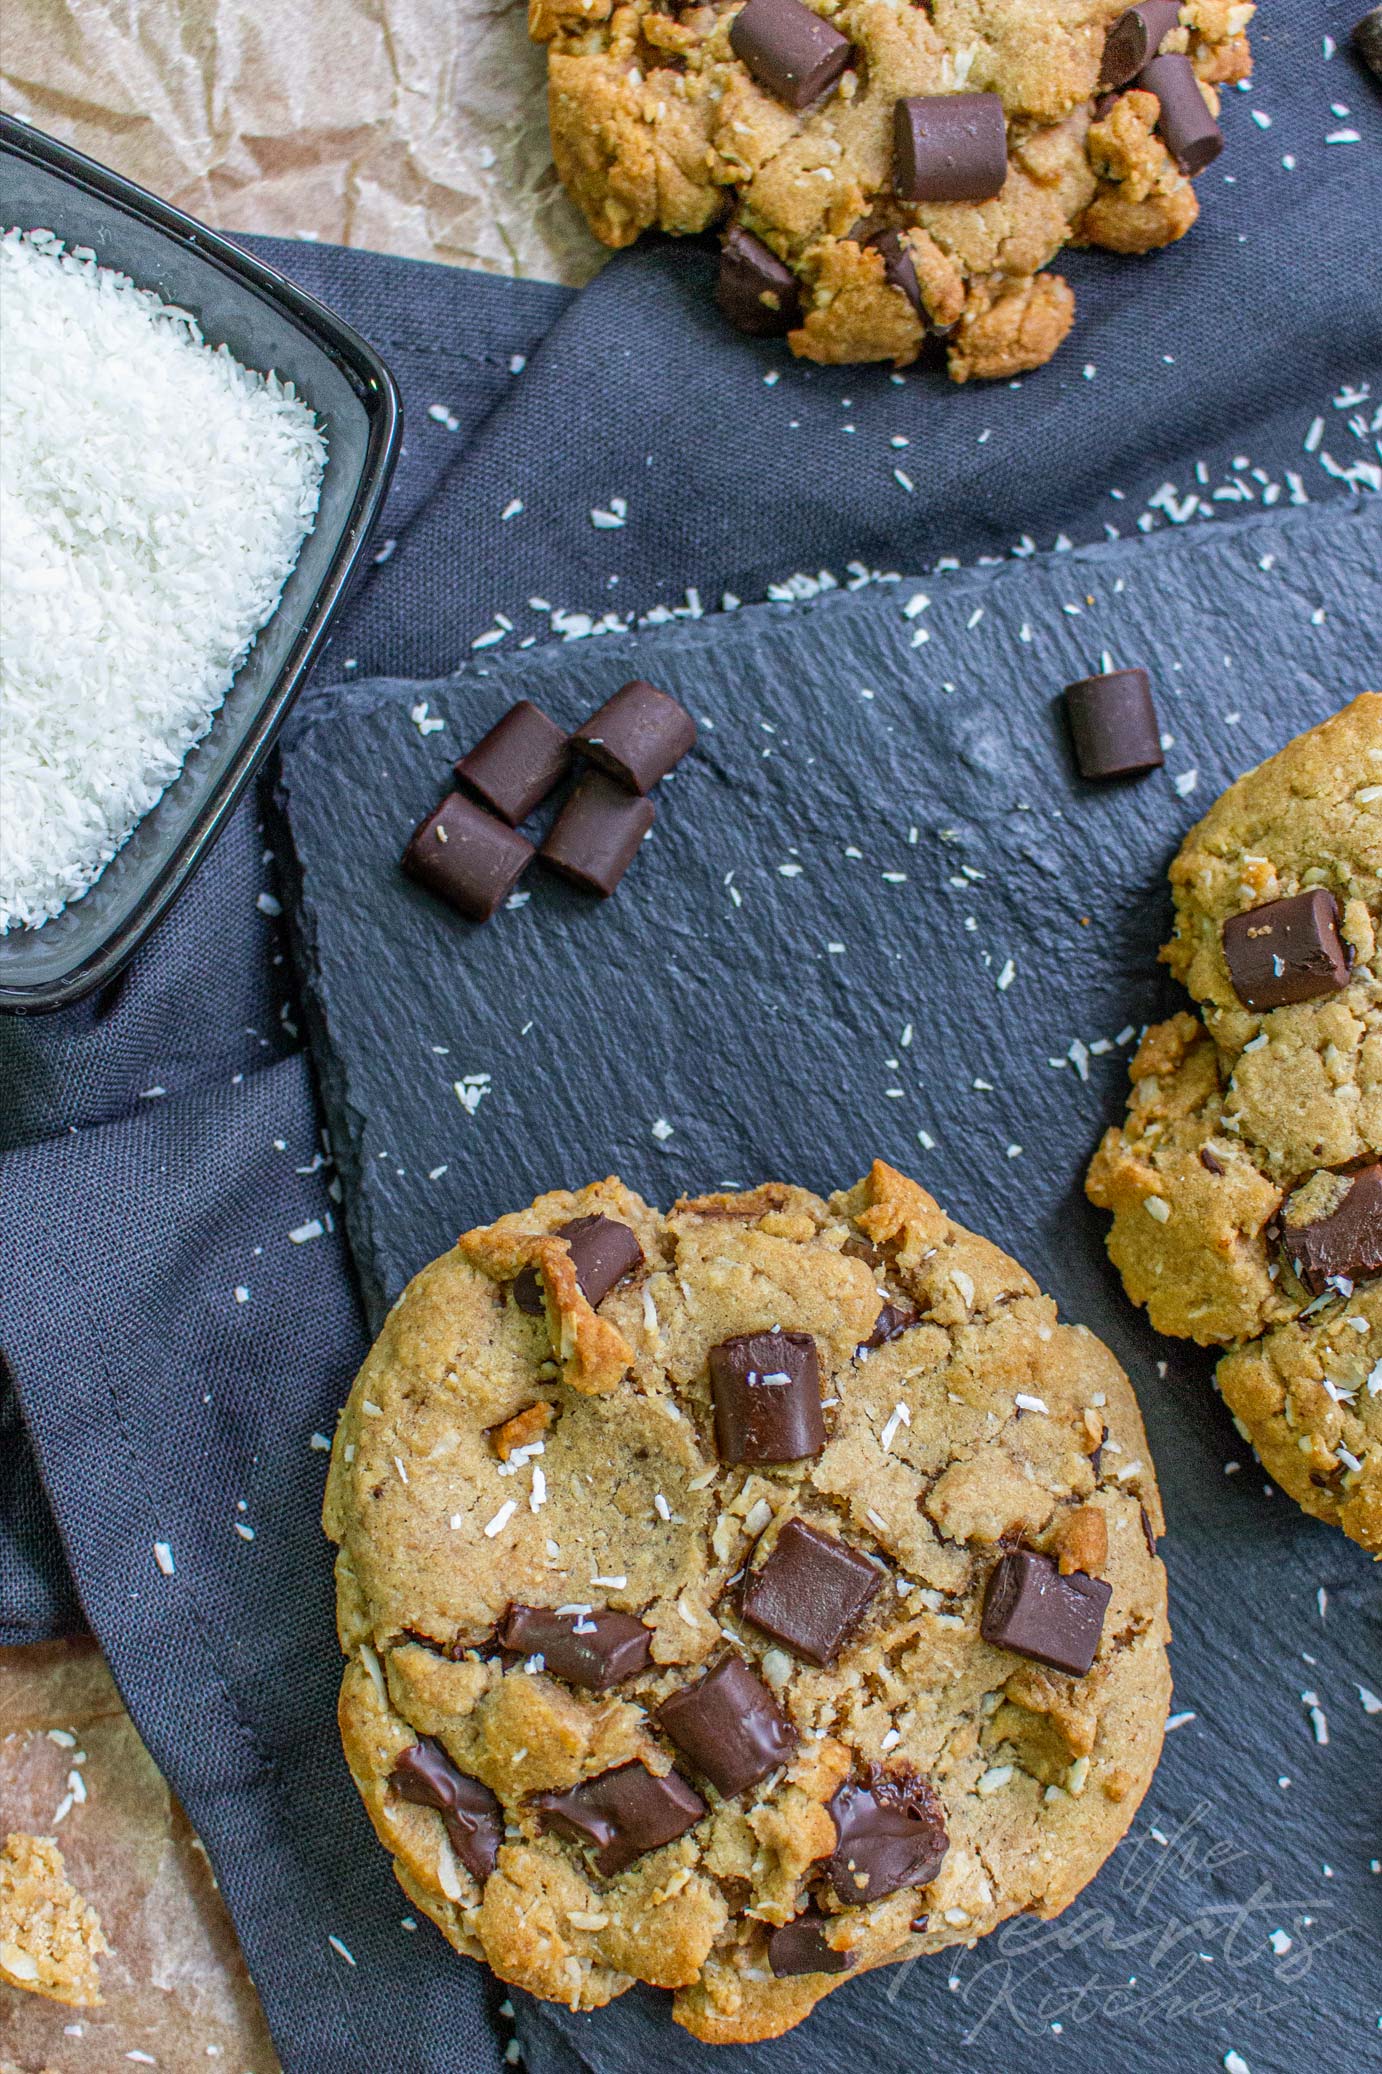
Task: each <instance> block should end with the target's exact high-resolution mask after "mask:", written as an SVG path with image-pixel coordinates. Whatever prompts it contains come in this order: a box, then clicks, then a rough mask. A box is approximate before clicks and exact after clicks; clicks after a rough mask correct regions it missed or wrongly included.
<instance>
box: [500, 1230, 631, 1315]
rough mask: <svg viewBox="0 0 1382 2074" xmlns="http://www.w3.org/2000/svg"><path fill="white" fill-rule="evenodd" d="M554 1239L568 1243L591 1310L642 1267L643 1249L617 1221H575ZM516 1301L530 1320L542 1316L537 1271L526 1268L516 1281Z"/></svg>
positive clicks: (514, 1295)
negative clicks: (637, 1268) (617, 1285)
mask: <svg viewBox="0 0 1382 2074" xmlns="http://www.w3.org/2000/svg"><path fill="white" fill-rule="evenodd" d="M553 1236H554V1237H556V1238H559V1239H565V1241H566V1243H567V1247H568V1248H569V1250H570V1254H571V1265H572V1267H574V1268H575V1270H576V1280H577V1282H578V1283H579V1284H580V1291H581V1295H582V1296H583V1297H584V1298H585V1300H586V1302H587V1303H588V1304H589V1305H590V1306H591V1308H592V1310H598V1308H599V1306H600V1305H601V1304H602V1303H603V1302H604V1300H605V1298H606V1297H607V1296H608V1295H609V1292H610V1290H611V1289H613V1287H614V1285H615V1283H616V1282H622V1281H623V1279H624V1277H625V1275H631V1274H632V1273H633V1271H634V1269H635V1268H636V1267H642V1265H643V1248H642V1247H641V1246H640V1245H639V1243H638V1240H637V1239H636V1237H635V1236H634V1234H633V1232H632V1231H631V1230H630V1229H629V1227H628V1225H627V1224H621V1223H620V1222H619V1220H618V1218H617V1217H604V1216H600V1215H596V1216H594V1217H573V1218H572V1220H571V1222H570V1223H569V1224H559V1225H558V1226H557V1229H556V1231H555V1233H554V1234H553ZM513 1300H514V1302H515V1303H516V1304H517V1305H518V1308H519V1310H520V1311H527V1312H528V1314H529V1316H530V1317H534V1318H537V1317H540V1316H541V1315H542V1307H543V1306H542V1289H541V1287H540V1285H539V1282H538V1278H537V1269H536V1268H535V1267H525V1268H524V1269H523V1272H522V1273H521V1274H520V1275H517V1276H516V1277H515V1279H514V1285H513Z"/></svg>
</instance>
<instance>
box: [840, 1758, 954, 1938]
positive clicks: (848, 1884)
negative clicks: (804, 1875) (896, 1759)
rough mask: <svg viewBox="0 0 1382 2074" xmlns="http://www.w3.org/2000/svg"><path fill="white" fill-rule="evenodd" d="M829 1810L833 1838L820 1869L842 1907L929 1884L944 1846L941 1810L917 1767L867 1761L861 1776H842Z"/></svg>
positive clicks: (947, 1842)
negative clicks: (895, 1769)
mask: <svg viewBox="0 0 1382 2074" xmlns="http://www.w3.org/2000/svg"><path fill="white" fill-rule="evenodd" d="M829 1812H830V1814H831V1816H832V1818H833V1820H834V1823H835V1831H836V1836H837V1838H838V1841H837V1843H836V1845H835V1849H834V1850H833V1851H832V1852H831V1854H830V1856H829V1857H828V1858H827V1859H826V1861H825V1872H826V1876H827V1878H828V1879H829V1881H830V1883H831V1885H832V1886H833V1887H834V1889H835V1892H836V1893H837V1894H838V1895H839V1897H840V1900H841V1901H842V1902H844V1904H845V1906H846V1907H847V1908H857V1907H859V1906H860V1904H861V1903H863V1902H865V1901H878V1900H880V1899H881V1897H882V1896H883V1895H884V1894H895V1893H896V1892H897V1890H898V1888H899V1887H925V1886H927V1885H929V1883H930V1882H931V1881H932V1880H933V1879H934V1878H935V1877H936V1874H937V1873H938V1872H939V1871H940V1869H941V1863H942V1861H943V1859H944V1857H945V1854H946V1852H947V1851H948V1850H949V1848H950V1838H949V1836H948V1835H947V1834H946V1828H945V1809H944V1808H943V1807H942V1805H941V1802H940V1797H939V1795H938V1794H937V1793H936V1791H935V1788H934V1787H933V1786H932V1784H931V1781H930V1780H929V1779H924V1778H923V1777H922V1776H921V1774H920V1773H919V1772H913V1771H899V1772H895V1773H893V1772H887V1771H885V1770H884V1769H883V1767H882V1766H881V1765H877V1764H871V1765H869V1766H868V1767H867V1768H866V1769H865V1772H864V1777H863V1779H862V1780H855V1779H846V1781H845V1783H844V1785H843V1786H841V1787H840V1788H839V1790H838V1792H837V1793H836V1795H835V1798H834V1799H833V1800H832V1801H831V1802H830V1808H829Z"/></svg>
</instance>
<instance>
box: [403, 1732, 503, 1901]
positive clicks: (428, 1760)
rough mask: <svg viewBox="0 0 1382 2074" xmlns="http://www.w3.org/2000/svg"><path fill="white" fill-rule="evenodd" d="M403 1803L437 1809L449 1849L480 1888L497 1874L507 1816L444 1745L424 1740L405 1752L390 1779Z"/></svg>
mask: <svg viewBox="0 0 1382 2074" xmlns="http://www.w3.org/2000/svg"><path fill="white" fill-rule="evenodd" d="M389 1784H390V1785H391V1786H392V1787H393V1788H394V1791H395V1792H396V1793H398V1794H400V1795H401V1796H402V1798H403V1799H404V1800H411V1801H414V1802H416V1803H417V1805H418V1806H419V1807H424V1808H436V1809H437V1811H438V1812H439V1814H440V1815H441V1818H442V1822H443V1825H444V1826H445V1829H446V1833H447V1835H448V1836H449V1837H450V1839H451V1848H452V1850H453V1851H454V1852H455V1853H456V1856H457V1857H458V1858H459V1859H460V1861H461V1863H462V1865H464V1867H465V1869H466V1871H467V1872H468V1873H469V1874H470V1875H471V1877H472V1879H477V1880H479V1882H480V1884H481V1886H483V1885H484V1883H485V1881H486V1880H487V1879H488V1878H489V1876H490V1874H491V1873H492V1872H493V1870H494V1866H495V1860H496V1859H497V1858H498V1856H499V1846H500V1844H501V1843H503V1841H504V1811H503V1809H502V1808H501V1807H500V1805H499V1802H498V1800H497V1799H496V1798H495V1796H494V1795H493V1794H492V1793H491V1792H490V1790H489V1787H488V1786H486V1785H484V1784H483V1783H482V1782H481V1781H480V1780H479V1779H472V1778H471V1777H470V1775H469V1774H468V1773H467V1772H462V1771H457V1769H456V1767H455V1765H454V1764H453V1763H452V1762H451V1759H450V1758H449V1757H448V1756H447V1754H446V1752H445V1750H443V1748H442V1746H441V1744H440V1743H438V1742H436V1741H434V1739H433V1738H432V1737H431V1736H424V1737H423V1738H422V1740H421V1742H417V1743H414V1744H413V1745H412V1748H411V1749H408V1750H404V1751H403V1752H402V1754H401V1755H400V1757H399V1758H398V1761H397V1762H396V1763H395V1765H394V1768H393V1770H392V1772H391V1773H390V1774H389Z"/></svg>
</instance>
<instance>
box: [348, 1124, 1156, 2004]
mask: <svg viewBox="0 0 1382 2074" xmlns="http://www.w3.org/2000/svg"><path fill="white" fill-rule="evenodd" d="M535 1299H537V1300H536V1301H535ZM325 1524H326V1529H327V1532H328V1533H329V1534H330V1536H331V1537H332V1539H333V1540H334V1541H336V1542H337V1543H339V1547H340V1553H339V1557H338V1561H337V1587H338V1619H339V1628H340V1636H341V1642H342V1646H343V1648H344V1650H345V1652H346V1655H347V1657H348V1658H349V1662H348V1664H347V1667H346V1671H345V1676H344V1680H343V1684H342V1688H341V1704H340V1719H341V1729H342V1735H343V1738H344V1743H345V1750H346V1756H347V1759H348V1761H349V1764H350V1768H351V1771H352V1772H353V1774H354V1777H355V1780H356V1783H357V1785H358V1787H359V1789H360V1793H361V1795H362V1797H363V1799H364V1801H365V1805H366V1807H367V1808H368V1810H369V1814H370V1817H371V1819H372V1821H373V1823H374V1825H375V1828H376V1829H377V1831H378V1833H379V1836H380V1838H381V1840H382V1841H383V1843H384V1845H385V1846H386V1848H387V1849H388V1850H389V1851H390V1852H391V1853H392V1855H393V1858H394V1864H395V1869H396V1871H397V1875H398V1878H399V1880H400V1882H401V1884H402V1886H403V1887H404V1889H405V1891H406V1892H407V1894H408V1895H409V1897H410V1899H411V1900H412V1901H413V1902H414V1903H415V1904H416V1905H417V1906H418V1907H419V1908H421V1909H423V1910H425V1911H426V1913H427V1914H428V1915H429V1916H431V1917H432V1919H433V1920H434V1921H435V1922H436V1923H437V1924H438V1925H439V1927H440V1928H441V1930H442V1931H443V1932H444V1934H445V1935H446V1937H447V1938H448V1939H449V1940H450V1941H451V1943H452V1944H453V1945H454V1946H455V1947H456V1949H457V1950H458V1951H460V1952H464V1953H468V1954H469V1955H470V1956H471V1957H473V1958H477V1959H483V1960H485V1961H486V1962H487V1963H488V1964H489V1965H490V1966H491V1967H492V1968H493V1970H494V1971H495V1973H497V1974H498V1975H500V1977H501V1978H502V1979H504V1980H506V1981H509V1982H512V1983H514V1984H515V1985H518V1986H521V1987H524V1988H526V1989H528V1990H530V1991H531V1992H532V1993H533V1994H536V1995H540V1996H545V1997H547V1998H549V1999H551V2000H555V2001H560V2002H564V2003H566V2004H568V2005H569V2006H571V2007H572V2008H576V2009H593V2008H596V2007H598V2006H599V2005H600V2004H602V2003H605V2002H608V2001H609V2000H610V1999H611V1998H612V1997H614V1996H616V1995H619V1994H622V1993H623V1992H624V1990H625V1989H627V1988H629V1987H630V1986H632V1985H633V1984H634V1983H635V1982H636V1981H649V1982H652V1983H654V1984H655V1985H658V1986H661V1987H665V1988H669V1989H671V1990H672V1991H673V1994H674V1998H675V1999H674V2003H673V2011H674V2014H675V2015H676V2017H677V2019H678V2021H679V2022H681V2023H682V2024H684V2025H685V2026H686V2027H687V2029H688V2030H690V2031H692V2032H694V2033H695V2034H696V2036H697V2037H700V2038H703V2039H707V2040H710V2041H720V2040H723V2041H730V2042H733V2041H746V2040H751V2039H758V2038H771V2037H775V2036H777V2035H778V2034H779V2033H781V2032H783V2031H786V2030H789V2029H790V2028H791V2027H792V2025H794V2024H796V2023H798V2022H800V2021H801V2019H802V2018H803V2017H804V2016H806V2015H807V2013H808V2012H809V2011H810V2009H811V2007H812V2005H813V2004H814V2003H815V2002H817V2001H819V1999H820V1997H821V1996H822V1995H824V1994H827V1993H828V1992H829V1991H830V1990H831V1988H833V1987H835V1986H838V1985H839V1983H840V1981H841V1980H844V1979H847V1978H849V1977H850V1976H851V1975H852V1974H856V1973H860V1972H863V1971H865V1970H866V1969H867V1968H869V1967H873V1966H880V1965H883V1964H886V1963H888V1962H890V1961H893V1960H897V1959H903V1958H909V1957H912V1956H915V1955H921V1954H925V1953H928V1952H937V1951H940V1950H941V1949H943V1948H944V1947H945V1946H947V1945H954V1944H971V1943H972V1942H973V1941H974V1939H975V1938H977V1937H980V1936H982V1935H983V1934H984V1933H985V1932H986V1931H989V1930H991V1929H993V1928H994V1927H995V1926H996V1925H997V1924H999V1923H1001V1922H1002V1921H1003V1920H1004V1919H1005V1918H1006V1917H1008V1916H1011V1915H1013V1914H1014V1913H1016V1912H1018V1911H1022V1910H1025V1911H1030V1912H1031V1913H1033V1914H1036V1915H1040V1916H1049V1915H1054V1914H1056V1913H1057V1912H1058V1911H1059V1910H1060V1909H1062V1908H1064V1907H1065V1906H1066V1905H1067V1903H1069V1902H1070V1901H1071V1900H1072V1899H1073V1898H1074V1896H1075V1895H1076V1894H1078V1893H1079V1891H1080V1889H1081V1888H1082V1887H1083V1886H1084V1885H1085V1883H1086V1882H1087V1881H1088V1880H1090V1879H1091V1878H1092V1877H1093V1875H1094V1874H1095V1873H1096V1872H1097V1870H1098V1868H1099V1866H1100V1865H1101V1864H1102V1862H1103V1860H1104V1859H1105V1858H1106V1857H1107V1855H1108V1853H1109V1852H1110V1851H1111V1850H1112V1848H1113V1846H1114V1844H1115V1843H1116V1842H1117V1841H1118V1839H1119V1837H1120V1836H1121V1835H1122V1834H1123V1832H1124V1831H1125V1829H1126V1828H1127V1826H1128V1824H1129V1822H1130V1821H1131V1820H1132V1817H1133V1815H1134V1813H1135V1811H1136V1809H1137V1806H1138V1803H1139V1802H1140V1800H1141V1798H1142V1795H1143V1793H1144V1791H1145V1790H1146V1787H1147V1783H1148V1781H1149V1779H1150V1777H1151V1774H1152V1771H1153V1768H1154V1767H1155V1764H1156V1760H1157V1755H1158V1752H1159V1750H1160V1747H1161V1737H1162V1727H1163V1723H1164V1721H1165V1718H1166V1710H1167V1703H1168V1698H1169V1693H1170V1681H1169V1676H1168V1671H1167V1662H1166V1640H1167V1628H1166V1615H1165V1591H1166V1586H1165V1576H1164V1572H1163V1570H1162V1566H1161V1563H1160V1562H1159V1561H1158V1560H1157V1557H1156V1555H1155V1536H1156V1534H1157V1533H1159V1532H1160V1531H1161V1507H1160V1501H1159V1499H1158V1496H1157V1489H1156V1481H1155V1477H1154V1474H1153V1470H1152V1465H1151V1459H1150V1456H1149V1454H1148V1451H1147V1444H1146V1438H1145V1435H1144V1434H1143V1430H1142V1422H1141V1419H1140V1417H1139V1415H1138V1411H1137V1406H1136V1403H1135V1401H1134V1398H1133V1394H1132V1391H1131V1388H1130V1387H1129V1384H1128V1382H1127V1379H1126V1377H1125V1376H1124V1374H1123V1372H1122V1370H1121V1369H1120V1368H1119V1366H1118V1363H1117V1362H1116V1361H1115V1360H1114V1358H1113V1356H1112V1355H1111V1354H1110V1353H1109V1351H1108V1349H1107V1348H1106V1347H1104V1346H1103V1345H1101V1344H1100V1342H1099V1341H1098V1340H1096V1339H1094V1338H1093V1337H1092V1336H1091V1335H1090V1334H1089V1333H1088V1332H1087V1331H1085V1330H1084V1329H1083V1328H1082V1327H1078V1326H1070V1325H1064V1324H1061V1323H1060V1322H1059V1321H1058V1319H1057V1316H1056V1309H1055V1305H1054V1304H1053V1303H1052V1302H1051V1301H1050V1299H1049V1298H1048V1297H1045V1296H1043V1295H1042V1294H1041V1293H1040V1291H1039V1290H1038V1289H1037V1287H1036V1285H1035V1284H1034V1283H1033V1282H1032V1281H1031V1279H1030V1277H1029V1276H1027V1275H1026V1274H1025V1273H1024V1272H1023V1270H1022V1269H1021V1268H1020V1267H1019V1266H1018V1265H1017V1264H1016V1262H1014V1261H1012V1260H1010V1259H1008V1258H1007V1256H1006V1255H1005V1254H1003V1253H1001V1252H999V1250H998V1249H997V1247H995V1246H992V1245H990V1244H989V1243H988V1242H987V1241H986V1240H984V1239H981V1238H977V1237H975V1236H974V1234H973V1233H971V1232H968V1231H965V1230H963V1229H961V1227H960V1226H958V1225H956V1224H954V1223H952V1222H951V1220H950V1219H949V1218H948V1217H947V1216H946V1215H945V1214H944V1212H943V1211H941V1210H940V1209H939V1208H938V1207H937V1205H936V1204H935V1203H934V1202H933V1201H932V1200H931V1198H930V1197H929V1196H928V1195H926V1194H925V1193H924V1192H923V1191H922V1190H921V1189H920V1188H918V1187H917V1186H916V1185H915V1183H913V1182H911V1181H908V1180H906V1179H904V1178H903V1176H902V1175H901V1174H898V1173H895V1172H894V1171H893V1170H892V1169H891V1168H890V1167H887V1166H883V1165H881V1164H878V1165H875V1166H874V1168H873V1169H872V1171H871V1173H870V1174H869V1175H868V1177H867V1179H865V1180H864V1181H862V1182H860V1183H859V1184H858V1185H857V1186H856V1187H854V1188H852V1189H850V1190H848V1191H847V1192H845V1193H842V1194H840V1195H836V1196H834V1197H832V1198H831V1200H830V1201H829V1202H824V1201H822V1200H821V1199H820V1198H819V1197H817V1196H814V1195H810V1194H808V1193H807V1192H806V1191H805V1190H803V1189H799V1188H791V1187H786V1186H783V1185H780V1184H777V1183H769V1184H766V1185H764V1186H763V1187H760V1188H756V1189H753V1190H752V1191H750V1192H749V1193H747V1194H737V1195H713V1196H707V1197H704V1198H701V1199H698V1200H692V1201H684V1202H681V1203H678V1204H677V1205H676V1206H675V1207H674V1208H673V1209H672V1210H671V1212H670V1213H668V1214H667V1215H666V1216H663V1215H662V1214H660V1213H659V1212H658V1211H656V1210H653V1209H650V1208H649V1207H648V1205H647V1204H646V1203H644V1202H642V1201H640V1199H639V1198H638V1197H637V1196H635V1195H633V1194H631V1193H630V1191H629V1190H628V1189H626V1188H624V1187H623V1186H622V1184H621V1183H620V1182H618V1181H617V1180H608V1181H603V1182H600V1183H598V1184H596V1185H595V1186H593V1187H589V1188H584V1189H581V1190H579V1191H577V1192H575V1193H565V1192H563V1193H559V1194H553V1195H547V1196H543V1197H541V1198H540V1199H539V1200H538V1201H537V1202H536V1203H534V1204H533V1205H532V1207H531V1209H528V1210H525V1211H523V1212H521V1213H520V1214H518V1215H516V1216H509V1217H502V1218H500V1219H499V1221H498V1223H496V1224H493V1225H490V1226H489V1227H487V1228H486V1229H483V1230H478V1231H472V1232H468V1233H467V1234H466V1235H465V1236H464V1237H463V1238H462V1239H461V1240H460V1242H459V1243H458V1245H457V1246H456V1247H455V1248H454V1249H453V1250H452V1251H451V1252H450V1253H447V1254H445V1255H444V1256H443V1257H442V1258H441V1259H440V1260H437V1261H434V1262H433V1264H432V1265H431V1266H430V1267H429V1268H426V1269H425V1270H424V1271H423V1273H422V1274H420V1275H419V1276H418V1277H417V1278H416V1280H415V1281H414V1282H413V1283H412V1284H411V1285H410V1287H409V1288H408V1289H407V1290H406V1291H405V1293H404V1295H403V1297H402V1298H401V1300H400V1301H399V1302H398V1304H397V1305H396V1306H395V1307H394V1309H393V1311H392V1313H391V1314H390V1316H389V1318H388V1320H387V1322H386V1324H385V1326H384V1329H383V1331H382V1332H381V1334H380V1336H379V1339H378V1341H377V1342H376V1344H375V1346H374V1348H373V1349H372V1351H371V1353H370V1355H369V1357H368V1359H367V1360H366V1362H365V1365H364V1367H363V1368H362V1369H361V1371H360V1374H359V1376H358V1378H357V1379H356V1383H355V1387H354V1389H353V1390H352V1392H351V1396H350V1401H349V1403H348V1405H347V1407H346V1409H345V1412H344V1413H343V1415H342V1418H341V1423H340V1427H339V1430H338V1432H337V1435H336V1440H335V1445H334V1449H333V1454H332V1462H331V1473H330V1480H329V1484H328V1489H327V1497H326V1508H325Z"/></svg>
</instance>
